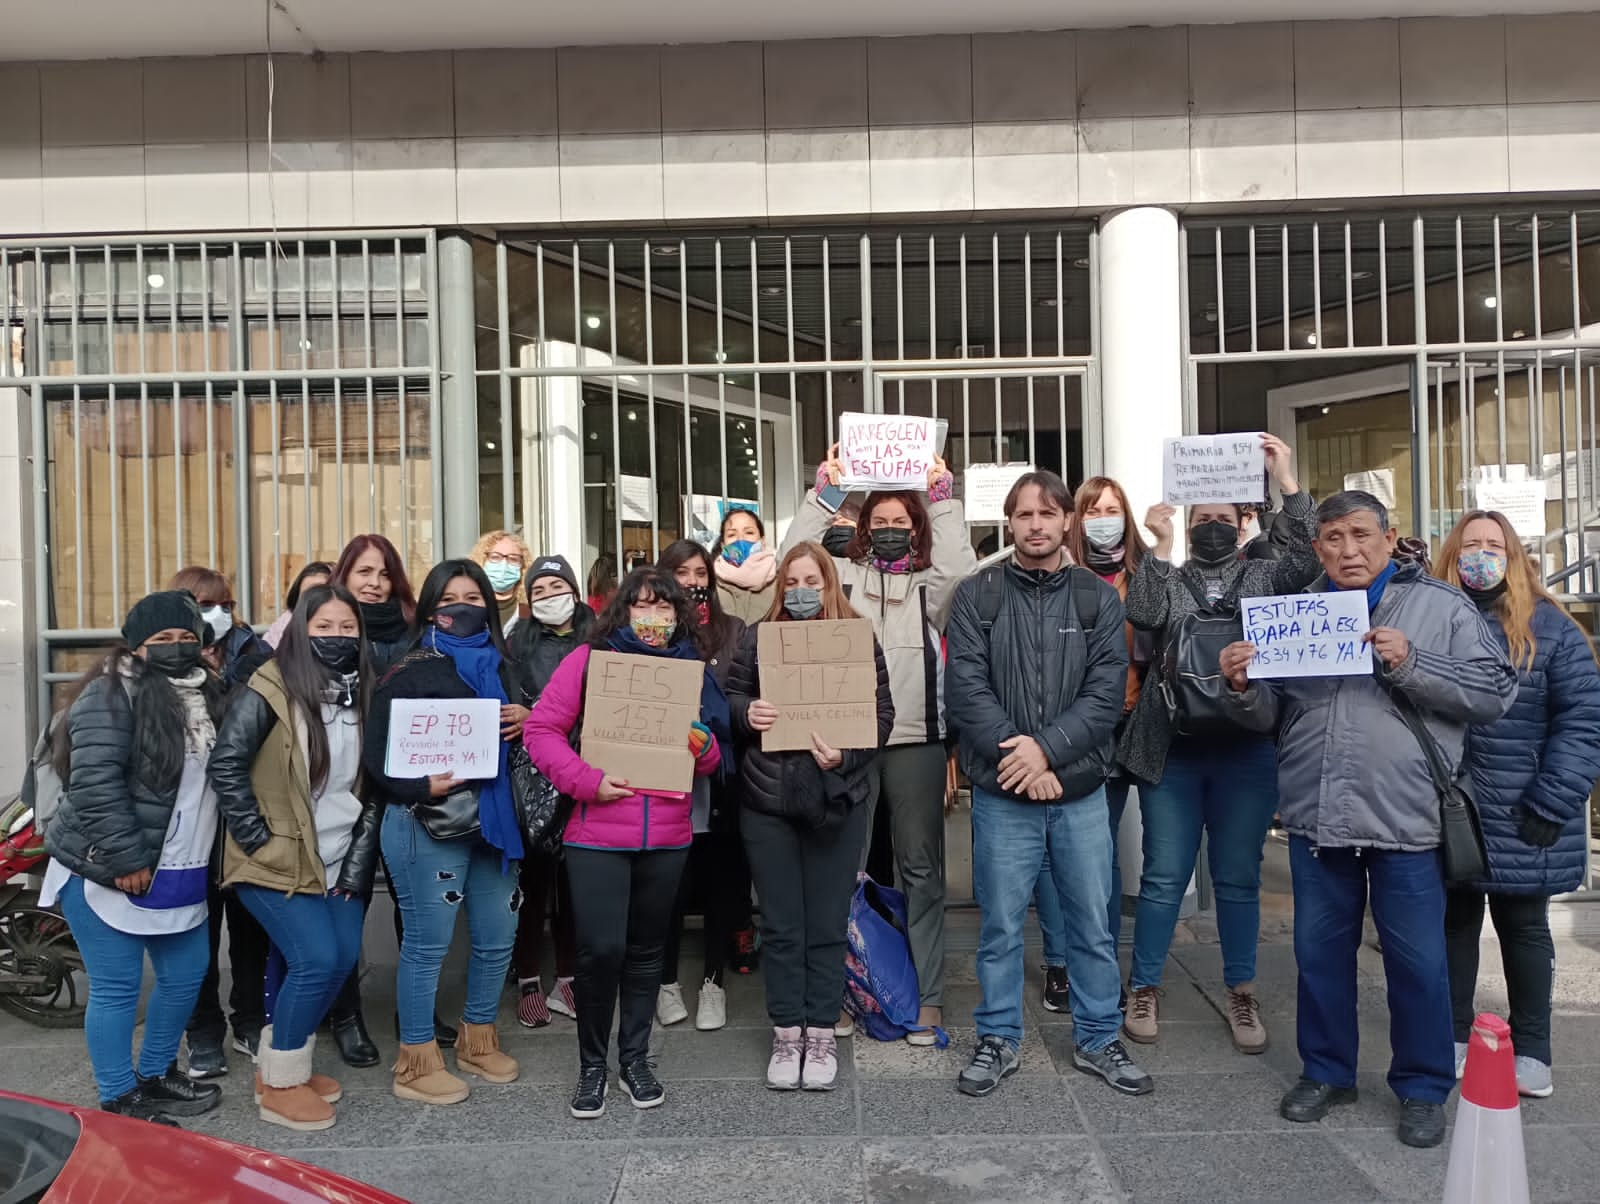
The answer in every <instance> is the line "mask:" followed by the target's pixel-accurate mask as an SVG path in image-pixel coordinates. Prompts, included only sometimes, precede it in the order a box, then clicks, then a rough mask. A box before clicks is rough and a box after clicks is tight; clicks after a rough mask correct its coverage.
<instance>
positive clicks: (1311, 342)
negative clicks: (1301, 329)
mask: <svg viewBox="0 0 1600 1204" xmlns="http://www.w3.org/2000/svg"><path fill="white" fill-rule="evenodd" d="M1316 345H1317V333H1316V331H1312V332H1311V333H1310V334H1308V335H1306V346H1307V347H1315V346H1316Z"/></svg>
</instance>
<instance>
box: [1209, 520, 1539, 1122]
mask: <svg viewBox="0 0 1600 1204" xmlns="http://www.w3.org/2000/svg"><path fill="white" fill-rule="evenodd" d="M1395 536H1396V532H1395V530H1394V528H1393V527H1391V526H1390V525H1389V514H1388V511H1387V510H1386V509H1385V508H1384V506H1383V504H1382V503H1381V502H1379V501H1378V499H1377V498H1375V497H1373V496H1372V495H1371V494H1370V493H1363V492H1361V491H1359V490H1347V491H1346V492H1344V493H1336V494H1334V495H1333V496H1332V497H1330V498H1328V499H1327V500H1326V501H1324V502H1323V503H1322V504H1321V505H1320V506H1319V507H1317V538H1316V550H1317V556H1318V558H1319V559H1320V560H1321V561H1322V567H1323V569H1324V570H1325V572H1324V575H1323V576H1322V577H1320V578H1318V579H1317V580H1316V581H1314V582H1313V583H1312V584H1311V585H1310V586H1309V587H1308V588H1307V592H1308V593H1322V592H1328V591H1333V590H1358V589H1359V590H1364V591H1366V595H1367V605H1368V610H1369V613H1370V614H1371V622H1372V629H1371V630H1370V631H1369V632H1368V633H1367V635H1366V637H1365V642H1366V643H1369V644H1371V645H1372V652H1373V675H1372V676H1371V677H1361V676H1357V677H1302V678H1288V679H1283V680H1275V681H1267V680H1257V681H1252V680H1250V679H1249V677H1248V675H1247V670H1248V668H1249V665H1250V662H1251V660H1252V659H1253V658H1254V656H1255V646H1254V645H1253V644H1249V643H1238V644H1232V645H1230V646H1229V647H1228V648H1226V649H1225V650H1224V651H1223V654H1222V658H1221V665H1222V672H1223V674H1224V675H1225V676H1226V677H1227V679H1228V685H1229V686H1230V687H1231V690H1230V693H1229V697H1230V698H1232V699H1233V701H1234V703H1235V705H1236V707H1237V712H1238V718H1239V721H1240V722H1241V723H1242V724H1244V725H1245V726H1246V727H1249V728H1252V729H1254V730H1256V731H1261V732H1276V734H1277V741H1278V789H1279V794H1280V798H1281V801H1280V804H1279V816H1280V818H1281V820H1282V822H1283V826H1284V828H1285V829H1286V830H1287V831H1288V833H1289V865H1290V870H1291V872H1292V874H1293V879H1294V950H1295V962H1296V965H1297V968H1298V972H1299V1006H1298V1011H1297V1026H1298V1031H1297V1034H1296V1035H1297V1037H1298V1040H1299V1046H1300V1060H1301V1063H1302V1067H1303V1069H1302V1072H1301V1078H1300V1081H1299V1083H1298V1084H1296V1085H1295V1087H1294V1088H1293V1089H1291V1090H1290V1091H1289V1093H1288V1094H1287V1095H1285V1096H1284V1098H1283V1102H1282V1104H1281V1106H1280V1107H1279V1112H1280V1113H1281V1114H1282V1116H1283V1117H1284V1118H1285V1119H1286V1120H1291V1121H1301V1122H1309V1121H1317V1120H1321V1119H1322V1118H1323V1117H1324V1116H1326V1115H1327V1113H1328V1110H1329V1109H1330V1108H1332V1107H1333V1106H1335V1105H1337V1104H1347V1103H1351V1102H1353V1101H1354V1100H1355V1098H1356V1044H1357V1039H1358V1035H1359V1028H1358V1025H1357V1019H1356V953H1357V950H1358V949H1359V948H1360V946H1361V925H1362V917H1363V914H1364V912H1365V910H1366V906H1367V902H1368V900H1369V898H1370V900H1371V903H1372V914H1373V918H1374V919H1375V920H1376V921H1377V925H1378V935H1379V937H1380V938H1381V940H1382V944H1383V969H1384V975H1385V977H1386V978H1387V980H1388V985H1389V1043H1390V1046H1391V1050H1392V1058H1391V1061H1390V1064H1389V1087H1390V1089H1391V1090H1393V1091H1394V1093H1395V1095H1397V1096H1398V1097H1399V1099H1400V1105H1401V1108H1400V1125H1399V1137H1400V1140H1401V1141H1402V1142H1404V1143H1405V1144H1407V1145H1410V1146H1418V1147H1428V1146H1435V1145H1438V1144H1439V1143H1440V1142H1441V1141H1442V1140H1444V1103H1445V1101H1446V1100H1447V1099H1448V1098H1449V1097H1450V1091H1451V1089H1452V1087H1453V1086H1454V1085H1455V1073H1454V1071H1455V1049H1454V1045H1453V1043H1452V1039H1453V1033H1452V1030H1451V1013H1450V993H1449V981H1448V978H1447V974H1446V969H1445V945H1444V904H1445V889H1444V880H1443V876H1442V873H1441V869H1440V859H1439V852H1438V849H1439V841H1440V823H1439V799H1438V796H1437V794H1436V793H1435V791H1434V787H1433V781H1432V778H1431V777H1430V776H1429V773H1428V764H1427V760H1426V758H1425V755H1424V753H1423V750H1422V748H1421V746H1420V744H1419V743H1418V741H1417V739H1416V737H1415V736H1414V735H1413V734H1412V732H1411V731H1410V729H1409V728H1407V727H1406V725H1405V723H1404V722H1403V721H1402V720H1401V718H1400V715H1399V712H1398V711H1397V710H1396V708H1397V706H1402V705H1406V704H1407V703H1409V704H1410V705H1411V706H1412V707H1414V708H1415V710H1416V711H1417V712H1418V713H1419V714H1420V715H1421V717H1422V719H1423V722H1424V723H1426V725H1427V728H1428V730H1429V731H1430V732H1431V733H1432V735H1433V737H1434V739H1435V741H1436V742H1437V743H1438V745H1439V747H1440V748H1441V749H1442V750H1443V752H1444V755H1445V757H1446V758H1447V760H1448V761H1449V762H1450V764H1451V765H1452V766H1458V765H1459V764H1460V763H1461V759H1462V752H1463V745H1464V742H1465V738H1466V729H1467V726H1468V725H1469V724H1474V723H1489V722H1492V721H1493V720H1495V719H1498V718H1500V716H1501V715H1503V714H1505V712H1506V711H1507V710H1508V709H1510V706H1511V703H1512V701H1513V699H1514V698H1515V696H1516V689H1517V679H1516V674H1515V673H1514V672H1513V671H1512V668H1511V665H1510V663H1509V662H1508V661H1507V659H1506V655H1505V653H1504V652H1503V651H1502V650H1501V649H1500V648H1499V647H1498V646H1497V645H1496V643H1495V641H1494V640H1493V638H1492V637H1491V636H1490V634H1489V630H1488V628H1487V626H1486V625H1485V624H1484V621H1483V619H1482V617H1481V616H1480V615H1479V613H1478V610H1477V608H1476V607H1475V606H1473V604H1472V603H1471V602H1470V601H1468V600H1467V598H1466V596H1465V595H1464V594H1462V593H1461V592H1460V591H1458V590H1456V589H1455V588H1453V587H1452V586H1449V585H1446V584H1445V583H1444V582H1443V581H1440V580H1438V579H1436V578H1434V577H1430V576H1429V575H1428V574H1427V573H1425V572H1424V571H1423V569H1422V567H1421V566H1420V565H1418V564H1416V563H1399V562H1397V561H1395V560H1394V559H1393V554H1394V547H1395Z"/></svg>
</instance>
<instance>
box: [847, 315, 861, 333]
mask: <svg viewBox="0 0 1600 1204" xmlns="http://www.w3.org/2000/svg"><path fill="white" fill-rule="evenodd" d="M844 324H845V325H846V326H848V327H850V329H852V330H855V329H858V328H859V327H860V326H861V319H860V318H846V319H845V320H844Z"/></svg>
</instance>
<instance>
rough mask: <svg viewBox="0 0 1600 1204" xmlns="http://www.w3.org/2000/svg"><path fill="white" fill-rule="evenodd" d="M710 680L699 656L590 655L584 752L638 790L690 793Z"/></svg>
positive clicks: (585, 700) (584, 716)
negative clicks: (695, 734)
mask: <svg viewBox="0 0 1600 1204" xmlns="http://www.w3.org/2000/svg"><path fill="white" fill-rule="evenodd" d="M704 677H705V666H704V665H703V664H701V663H700V662H699V661H698V660H675V659H673V658H671V657H665V656H637V655H630V654H628V653H623V652H591V653H590V654H589V684H588V688H587V690H586V691H585V693H584V703H583V736H582V744H581V746H580V749H581V752H580V755H581V756H582V757H583V759H584V760H585V761H587V762H588V763H589V764H590V765H593V766H595V767H596V768H597V769H603V770H605V771H606V772H607V773H609V774H611V775H613V776H614V777H619V778H621V779H623V780H624V781H625V782H627V783H628V785H629V787H630V788H632V789H633V790H635V791H643V790H659V791H664V792H669V793H672V794H687V793H689V791H690V790H691V789H693V788H694V756H693V754H691V753H690V752H689V725H690V724H691V723H693V722H695V721H696V720H697V719H699V718H700V683H701V681H702V680H703V679H704Z"/></svg>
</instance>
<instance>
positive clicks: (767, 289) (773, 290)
mask: <svg viewBox="0 0 1600 1204" xmlns="http://www.w3.org/2000/svg"><path fill="white" fill-rule="evenodd" d="M760 292H761V295H762V296H763V297H781V296H783V285H781V284H763V285H762V286H761V290H760Z"/></svg>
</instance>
